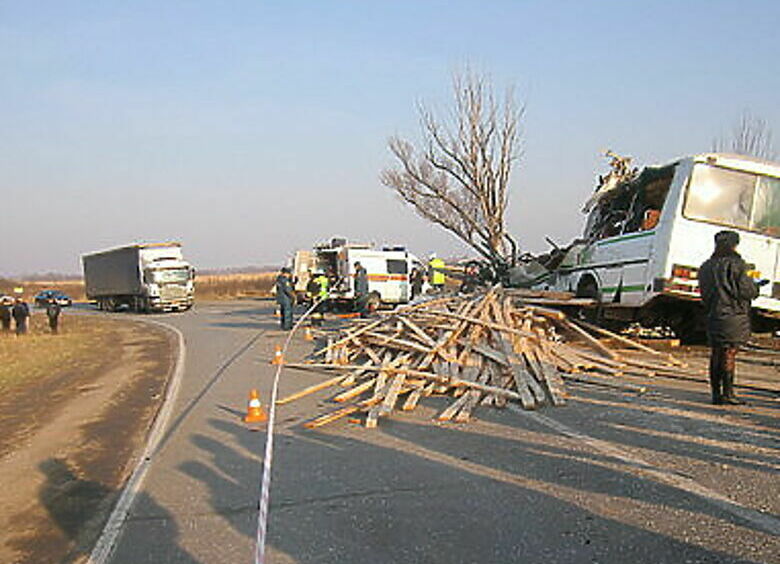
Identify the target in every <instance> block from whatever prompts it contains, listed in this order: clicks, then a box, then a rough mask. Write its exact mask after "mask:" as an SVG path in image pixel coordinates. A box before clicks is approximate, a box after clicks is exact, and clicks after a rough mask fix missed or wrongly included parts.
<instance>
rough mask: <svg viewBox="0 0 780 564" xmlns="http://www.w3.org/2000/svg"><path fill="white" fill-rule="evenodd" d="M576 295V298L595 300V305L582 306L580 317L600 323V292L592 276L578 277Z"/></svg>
mask: <svg viewBox="0 0 780 564" xmlns="http://www.w3.org/2000/svg"><path fill="white" fill-rule="evenodd" d="M576 296H577V297H578V298H585V299H590V300H595V302H596V305H595V306H594V307H583V308H581V309H580V317H582V319H584V320H585V321H589V322H590V323H597V324H598V323H600V322H601V318H602V317H603V316H602V307H601V292H600V291H599V286H598V283H597V282H596V279H595V278H594V277H593V276H590V275H586V276H583V277H582V278H580V281H579V282H578V283H577V292H576Z"/></svg>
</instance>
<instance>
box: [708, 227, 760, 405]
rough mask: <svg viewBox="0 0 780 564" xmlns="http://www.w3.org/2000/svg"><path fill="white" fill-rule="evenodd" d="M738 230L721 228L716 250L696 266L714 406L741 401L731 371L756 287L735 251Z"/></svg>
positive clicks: (745, 333) (745, 335) (745, 336)
mask: <svg viewBox="0 0 780 564" xmlns="http://www.w3.org/2000/svg"><path fill="white" fill-rule="evenodd" d="M737 245H739V233H737V232H736V231H720V232H719V233H717V234H716V235H715V251H714V252H713V253H712V256H711V257H710V258H709V259H707V261H705V262H704V264H702V265H701V268H700V269H699V289H700V291H701V300H702V304H703V306H704V310H705V313H706V315H707V338H708V341H709V345H710V347H711V352H710V388H711V390H712V403H713V404H714V405H723V404H726V405H740V404H742V403H744V402H743V401H741V400H740V399H738V398H737V396H736V395H735V394H734V372H735V368H736V356H737V351H738V350H739V347H740V346H742V345H744V344H745V343H746V342H747V340H748V339H749V338H750V302H752V301H753V300H754V299H755V298H756V297H758V287H759V285H762V284H764V283H766V282H768V281H767V280H762V281H760V282H759V283H756V282H755V281H754V280H753V279H752V278H750V277H749V276H748V274H747V265H746V264H745V261H744V260H742V257H741V256H740V255H739V253H737Z"/></svg>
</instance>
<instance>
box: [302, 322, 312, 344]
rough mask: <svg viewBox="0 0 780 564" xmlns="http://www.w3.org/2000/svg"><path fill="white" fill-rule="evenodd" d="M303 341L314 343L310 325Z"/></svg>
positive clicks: (304, 333)
mask: <svg viewBox="0 0 780 564" xmlns="http://www.w3.org/2000/svg"><path fill="white" fill-rule="evenodd" d="M303 340H304V341H313V340H314V335H312V333H311V327H309V326H308V325H307V326H306V330H305V331H304V332H303Z"/></svg>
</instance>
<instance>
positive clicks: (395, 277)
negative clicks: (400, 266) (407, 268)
mask: <svg viewBox="0 0 780 564" xmlns="http://www.w3.org/2000/svg"><path fill="white" fill-rule="evenodd" d="M368 279H369V280H370V281H371V282H389V281H391V280H392V281H394V282H406V280H407V278H406V275H405V274H369V275H368Z"/></svg>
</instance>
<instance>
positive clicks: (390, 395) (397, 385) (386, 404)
mask: <svg viewBox="0 0 780 564" xmlns="http://www.w3.org/2000/svg"><path fill="white" fill-rule="evenodd" d="M405 380H406V374H396V375H395V376H394V377H393V379H392V381H391V382H390V385H389V386H388V389H387V394H386V395H385V399H384V400H382V403H381V404H380V406H379V407H380V412H381V413H390V412H391V411H392V410H393V408H394V407H395V403H396V401H398V394H399V393H400V392H401V388H402V387H403V385H404V383H405ZM381 413H380V414H381Z"/></svg>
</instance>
